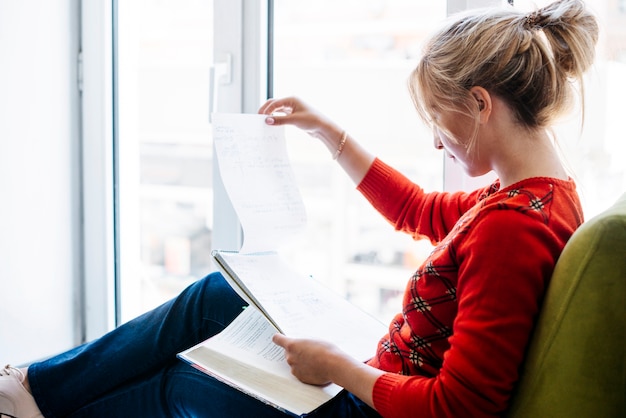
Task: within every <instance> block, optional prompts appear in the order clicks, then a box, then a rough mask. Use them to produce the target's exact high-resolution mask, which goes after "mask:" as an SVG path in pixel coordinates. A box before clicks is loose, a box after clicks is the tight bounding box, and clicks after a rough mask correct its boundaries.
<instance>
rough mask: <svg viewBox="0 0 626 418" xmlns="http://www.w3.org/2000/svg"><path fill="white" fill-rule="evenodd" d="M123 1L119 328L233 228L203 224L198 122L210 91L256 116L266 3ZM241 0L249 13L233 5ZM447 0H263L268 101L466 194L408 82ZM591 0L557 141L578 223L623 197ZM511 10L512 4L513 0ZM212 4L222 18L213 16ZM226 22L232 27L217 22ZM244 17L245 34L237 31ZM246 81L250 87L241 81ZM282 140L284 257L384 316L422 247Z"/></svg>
mask: <svg viewBox="0 0 626 418" xmlns="http://www.w3.org/2000/svg"><path fill="white" fill-rule="evenodd" d="M120 3H123V4H120V5H119V45H120V47H119V68H120V73H119V97H118V103H119V111H120V113H119V144H120V149H119V152H120V154H119V166H120V180H119V182H120V185H119V189H120V207H121V212H120V218H119V225H120V234H119V236H120V244H121V247H120V251H119V253H120V254H121V266H122V286H121V289H122V292H123V295H122V299H121V300H122V305H123V308H122V313H123V314H122V317H123V318H124V320H125V319H129V318H130V317H132V316H134V315H136V314H137V313H140V312H142V311H145V310H146V309H149V308H150V307H152V306H154V305H155V304H157V303H160V302H161V301H163V300H165V299H167V298H170V297H172V296H174V295H176V294H177V293H178V292H179V291H180V290H181V289H182V288H183V287H184V286H186V285H187V284H188V283H190V282H192V281H194V280H197V279H198V278H200V277H202V276H203V275H204V274H206V273H208V272H209V271H210V270H212V269H213V267H212V265H211V264H210V261H209V253H210V249H211V248H212V247H214V244H215V241H216V240H217V239H218V235H219V234H224V235H226V236H230V237H236V235H237V233H238V231H237V224H236V221H233V222H231V221H232V219H231V220H229V222H230V223H229V225H228V226H227V227H225V226H224V225H223V224H222V222H220V225H216V227H215V228H214V225H213V223H214V221H213V219H214V216H216V215H215V212H218V211H222V210H225V211H226V212H228V210H229V209H228V208H227V206H228V203H227V202H226V201H225V199H224V198H223V196H224V195H223V194H221V195H216V193H222V192H221V191H220V189H219V187H218V188H215V186H214V185H215V184H217V185H219V183H215V181H214V177H215V174H214V167H213V164H212V150H211V146H212V145H211V138H210V136H211V128H210V122H209V120H208V115H209V102H210V100H212V99H213V98H214V97H209V96H210V94H209V91H213V93H215V94H216V95H220V96H221V98H222V99H226V98H227V99H228V100H234V99H235V98H241V97H243V102H242V103H238V104H237V105H232V104H227V105H226V107H224V106H221V107H220V106H218V107H217V110H219V111H235V112H241V111H243V112H248V113H250V112H255V111H256V109H257V108H258V106H259V105H260V104H261V102H262V101H263V99H264V96H263V93H262V91H263V89H264V88H267V86H266V85H265V81H266V80H265V78H264V77H265V74H264V71H265V70H266V69H267V68H266V67H263V66H260V65H258V64H259V63H260V62H262V61H263V59H264V53H265V51H264V48H265V47H266V44H265V37H267V36H268V33H267V28H266V27H264V26H263V22H265V20H264V19H265V17H264V13H265V10H264V9H263V7H264V6H258V5H259V4H265V2H241V1H228V0H214V1H209V0H184V1H174V0H159V1H157V0H144V1H142V2H138V3H134V2H131V3H134V4H127V3H128V2H120ZM243 3H245V4H243ZM251 3H254V4H255V7H257V8H256V9H254V10H250V9H246V7H249V6H250V4H251ZM457 3H458V2H456V1H453V0H449V1H448V2H441V3H438V2H435V3H432V2H431V3H421V2H414V1H411V0H394V1H391V0H375V1H367V2H363V1H357V0H342V1H331V0H316V1H313V0H274V1H273V2H271V5H272V7H271V10H273V16H272V21H273V32H272V36H273V40H274V43H273V49H272V51H273V55H272V56H271V57H270V60H271V66H270V67H271V69H272V72H271V79H270V80H267V81H269V83H270V84H271V85H272V88H273V96H274V97H281V96H286V95H298V96H300V97H302V98H303V99H305V100H306V101H307V102H309V103H310V104H312V105H313V106H315V107H317V108H318V109H319V110H321V111H323V112H324V113H326V114H327V115H328V116H330V117H331V118H333V119H334V120H336V121H337V122H338V123H340V124H341V125H342V126H343V127H344V128H346V129H347V130H348V131H349V132H350V134H351V135H353V136H354V137H355V138H358V140H359V141H360V142H362V143H363V144H364V145H365V146H366V147H367V148H368V149H370V150H371V151H372V152H374V153H375V154H376V155H378V156H380V157H381V158H382V159H383V160H385V161H386V162H389V163H390V164H391V165H393V166H394V167H396V168H398V169H399V170H400V171H402V172H403V173H405V174H406V175H407V176H409V177H410V178H412V179H415V181H416V182H418V183H419V184H420V185H422V186H423V187H425V188H426V189H428V190H441V189H443V188H446V189H454V188H459V187H461V188H469V187H474V186H475V185H476V182H473V181H472V182H470V181H468V179H467V178H465V177H463V176H460V175H459V174H458V170H457V171H456V172H455V171H451V170H453V169H452V168H451V167H447V166H446V167H445V168H444V158H443V156H442V155H441V153H440V152H438V151H436V150H435V149H434V148H433V147H432V140H431V137H432V134H431V132H430V131H428V130H427V129H426V128H425V127H424V126H423V125H422V123H421V121H420V120H419V119H418V117H417V115H416V114H415V111H414V110H413V105H412V103H411V101H410V98H409V95H408V91H407V88H406V79H407V77H408V75H409V73H410V71H411V70H412V68H413V66H414V65H415V63H416V61H417V60H418V59H419V53H420V48H421V42H422V41H423V40H424V38H425V36H426V35H427V34H428V33H429V32H431V31H432V30H433V29H434V28H436V27H438V26H439V24H440V22H441V21H442V20H443V19H444V17H445V15H446V13H447V10H448V8H449V9H450V10H457V9H458V7H459V5H457ZM486 3H488V2H486V0H485V1H474V2H470V6H471V7H474V6H476V7H478V6H482V5H485V4H486ZM588 3H589V4H590V5H591V6H592V7H593V8H594V9H595V10H596V11H597V12H598V14H599V16H600V18H601V21H602V23H601V24H602V28H603V33H602V38H601V42H600V47H599V49H598V50H599V53H600V55H599V57H598V63H597V65H596V68H595V70H594V71H593V72H592V74H591V75H590V78H589V81H588V83H587V90H586V93H587V96H586V99H585V100H586V106H587V114H586V122H585V129H584V131H583V132H582V134H580V132H579V131H580V127H579V126H578V125H577V124H575V123H574V124H572V123H570V124H569V125H568V124H567V123H565V124H563V125H562V126H560V127H559V130H558V132H559V139H560V144H561V147H562V148H563V150H564V152H565V154H566V159H567V160H568V162H569V165H570V166H571V167H572V171H573V172H574V175H575V177H576V179H577V181H578V184H579V190H580V193H581V195H582V197H583V204H584V208H585V212H586V216H587V217H590V216H593V215H594V214H595V213H598V212H599V211H600V210H602V209H604V208H605V207H607V206H609V205H610V204H611V203H612V202H613V201H614V200H615V198H616V197H617V195H618V193H619V191H620V190H624V187H625V183H626V173H625V169H624V167H626V164H625V163H624V158H625V156H626V152H624V145H623V141H620V138H621V137H623V135H621V130H622V129H621V126H620V116H619V114H618V112H619V109H620V108H621V107H623V106H621V105H622V100H623V99H622V98H623V97H625V96H626V94H625V93H626V90H625V89H626V87H625V83H624V81H623V80H626V77H625V74H624V71H625V69H624V58H623V52H621V51H624V45H623V44H622V40H623V39H624V37H623V35H622V32H621V31H622V29H621V28H622V27H623V22H622V21H621V20H619V19H617V18H614V16H615V15H616V14H617V13H615V10H611V7H613V8H618V7H619V6H618V5H616V4H615V3H614V2H610V1H608V0H589V1H588ZM242 4H243V5H242ZM515 6H516V7H525V5H524V4H522V2H521V1H515ZM258 7H260V8H258ZM463 7H465V6H463ZM218 10H219V11H220V13H224V16H227V17H223V16H221V15H220V17H219V18H217V17H215V16H216V13H217V12H216V11H218ZM230 18H235V23H227V19H230ZM246 19H248V20H247V21H246ZM611 19H613V20H611ZM244 21H245V23H244ZM251 21H252V22H253V23H254V24H255V25H258V32H255V33H252V35H250V33H248V35H246V30H248V28H249V27H250V22H251ZM620 22H621V23H620ZM220 37H221V38H223V39H226V40H228V42H230V43H231V45H232V44H239V45H243V52H241V51H239V52H241V53H243V54H245V55H243V56H241V55H237V54H235V55H234V56H231V55H227V54H226V53H227V52H228V48H225V49H223V50H222V49H216V47H215V45H216V41H217V40H218V38H220ZM242 39H243V40H242ZM239 52H238V53H239ZM620 54H622V55H620ZM229 57H230V58H229ZM229 59H230V60H231V61H230V64H231V66H232V68H231V71H234V73H233V74H231V75H233V77H232V80H231V82H230V83H229V84H228V85H227V86H225V85H219V82H218V83H217V84H215V85H214V86H213V87H215V86H217V87H216V89H213V90H211V87H212V86H211V85H210V77H209V74H210V71H211V67H212V66H213V65H214V63H215V62H218V63H219V62H229ZM242 60H243V61H245V63H246V65H242ZM251 63H252V64H251ZM237 71H239V72H237ZM246 72H247V73H248V74H247V75H246ZM250 74H254V77H256V78H254V80H255V81H254V82H252V83H251V82H250V81H249V80H251V79H252V78H250ZM245 80H248V81H245ZM228 89H231V90H228ZM250 91H252V94H250ZM287 134H288V146H289V153H290V157H291V159H292V161H293V164H294V170H295V171H296V176H297V178H298V180H299V183H300V185H301V190H302V194H303V197H304V199H305V204H306V207H307V211H308V217H309V229H308V231H307V233H306V235H305V236H303V237H302V239H301V240H299V241H298V242H296V243H294V245H293V246H291V247H290V250H289V253H288V254H287V255H288V257H289V258H290V259H291V261H292V262H293V263H294V264H295V265H297V266H298V268H301V269H303V270H305V271H306V272H309V273H312V274H313V275H314V276H316V277H317V278H319V279H321V280H323V281H327V282H328V283H329V284H331V285H332V286H333V287H335V288H336V290H338V291H340V292H343V293H345V294H346V295H347V296H348V297H349V298H351V299H352V300H353V301H354V302H355V303H357V304H359V305H361V306H362V307H364V308H365V309H366V310H368V311H370V312H372V313H373V314H375V315H377V316H379V317H380V318H381V319H384V320H386V319H387V318H388V316H389V315H390V314H392V313H394V312H396V311H397V306H398V304H397V301H396V300H397V298H399V297H400V295H401V292H402V290H403V288H404V286H405V283H406V279H407V278H408V277H409V276H410V274H411V273H412V271H413V270H414V269H415V267H416V266H417V265H418V264H419V263H420V262H421V260H423V259H424V257H425V256H426V255H427V253H428V252H429V251H430V248H431V247H430V244H429V243H427V242H424V241H422V242H414V241H412V240H411V239H410V238H409V237H407V236H403V235H402V234H397V233H395V232H394V231H393V230H391V228H389V226H388V225H387V224H386V222H385V221H384V220H383V219H382V218H381V217H380V216H379V215H378V214H377V213H376V212H375V211H374V210H373V209H372V208H371V207H370V206H369V204H368V203H366V202H365V200H364V199H363V198H362V197H361V196H360V194H359V193H358V192H356V191H355V190H354V189H355V186H354V185H353V184H352V183H351V182H350V180H349V179H348V177H347V176H346V175H345V174H344V173H343V171H342V170H341V169H340V168H339V167H338V166H337V164H336V163H335V162H333V161H332V159H331V156H330V155H329V153H328V151H327V150H326V148H325V147H324V146H322V145H321V144H319V143H316V141H315V140H314V139H312V138H310V137H309V136H308V135H306V134H304V133H302V132H299V131H297V130H295V129H288V131H287ZM444 171H445V172H446V175H445V177H446V184H445V185H444V181H443V180H444V175H443V173H444ZM485 181H487V180H485V179H480V180H479V182H483V183H484V182H485ZM215 196H218V197H215ZM217 216H221V215H219V214H218V215H217ZM228 216H230V215H228ZM357 283H358V285H357Z"/></svg>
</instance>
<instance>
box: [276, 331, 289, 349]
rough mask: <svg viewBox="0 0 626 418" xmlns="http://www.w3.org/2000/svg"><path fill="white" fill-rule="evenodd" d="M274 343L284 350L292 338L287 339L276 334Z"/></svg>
mask: <svg viewBox="0 0 626 418" xmlns="http://www.w3.org/2000/svg"><path fill="white" fill-rule="evenodd" d="M272 341H273V342H274V344H276V345H278V346H280V347H282V348H286V347H285V346H286V345H287V344H288V343H289V341H291V338H289V337H285V336H284V335H283V334H274V336H273V337H272Z"/></svg>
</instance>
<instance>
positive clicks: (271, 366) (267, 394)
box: [180, 307, 341, 414]
mask: <svg viewBox="0 0 626 418" xmlns="http://www.w3.org/2000/svg"><path fill="white" fill-rule="evenodd" d="M276 332H277V331H276V329H275V328H274V327H273V326H272V325H271V324H270V323H269V322H268V321H267V319H266V318H265V317H264V316H263V315H262V314H261V313H260V312H259V311H258V310H257V309H255V308H253V307H248V308H246V309H245V310H244V311H243V312H242V313H241V314H240V315H239V316H238V317H237V318H235V320H234V321H233V322H231V324H230V325H229V326H228V327H226V329H224V331H222V332H221V333H219V334H217V335H215V336H213V337H212V338H210V339H208V340H206V341H203V342H202V343H200V344H198V345H196V346H195V347H192V348H190V349H189V350H186V351H185V352H183V353H181V354H180V356H181V357H182V358H183V359H185V360H187V361H189V362H190V363H191V364H193V365H195V366H197V367H199V368H200V369H202V370H204V371H205V372H207V373H209V374H213V375H214V376H215V377H216V378H218V379H220V380H223V381H224V382H226V383H228V384H231V385H234V386H236V387H238V388H239V389H240V390H242V391H244V392H246V393H248V394H250V395H252V396H255V397H258V398H260V399H263V400H265V401H268V402H270V403H271V404H273V405H275V406H278V407H280V408H284V409H286V410H289V411H292V412H294V413H297V414H301V413H305V412H310V411H311V410H312V409H314V408H316V407H317V406H319V405H321V404H322V403H324V402H326V401H328V400H330V399H331V398H332V397H333V396H335V395H336V394H337V393H339V392H340V391H341V387H339V386H337V385H335V384H330V385H326V386H313V385H307V384H305V383H302V382H300V381H299V380H298V379H297V378H296V377H294V376H293V375H292V374H291V369H290V367H289V365H288V364H287V361H286V360H285V355H284V350H283V349H282V348H281V347H279V346H277V345H276V344H274V343H273V342H272V336H273V335H274V334H275V333H276ZM255 369H260V370H263V371H265V373H259V372H258V371H257V370H255ZM287 394H288V396H286V395H287Z"/></svg>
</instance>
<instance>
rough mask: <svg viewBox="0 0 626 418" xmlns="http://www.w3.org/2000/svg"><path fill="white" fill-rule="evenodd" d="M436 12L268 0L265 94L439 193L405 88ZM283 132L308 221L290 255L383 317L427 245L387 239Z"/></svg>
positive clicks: (307, 146)
mask: <svg viewBox="0 0 626 418" xmlns="http://www.w3.org/2000/svg"><path fill="white" fill-rule="evenodd" d="M445 15H446V3H445V2H434V3H433V2H430V3H423V2H415V1H368V2H360V1H331V0H325V1H304V0H300V1H292V0H276V1H275V14H274V56H273V58H274V60H273V64H274V78H273V81H274V96H275V97H282V96H287V95H297V96H299V97H301V98H302V99H304V100H306V101H307V102H308V103H310V104H311V105H313V106H314V107H316V108H318V109H319V110H320V111H322V112H324V113H325V114H327V115H328V116H330V117H331V118H333V119H334V120H335V121H336V122H337V123H339V124H341V125H342V126H343V127H344V128H345V129H346V130H347V131H348V132H349V133H350V134H351V135H352V136H354V137H355V138H357V139H358V140H359V142H361V143H362V144H363V145H364V146H366V147H367V148H368V149H369V150H371V151H372V152H374V153H375V154H376V155H379V156H380V157H381V158H382V159H383V160H384V161H386V162H388V163H390V164H392V165H393V166H394V167H396V168H398V169H399V170H401V171H402V172H403V173H405V174H406V175H408V176H409V177H411V178H413V179H415V180H417V181H419V183H420V184H421V185H422V186H423V187H425V188H426V189H429V190H440V189H441V188H442V186H443V175H442V174H443V157H442V154H441V153H440V152H437V151H436V150H435V149H434V148H433V146H432V140H431V138H432V134H431V133H430V131H428V130H427V129H426V127H424V126H423V125H422V123H421V121H420V120H419V118H418V117H417V114H416V112H415V111H414V107H413V104H412V102H411V99H410V96H409V93H408V89H407V83H406V81H407V78H408V75H409V73H410V71H411V69H412V68H413V67H414V65H415V63H416V62H417V60H418V58H419V53H420V48H421V43H422V41H423V40H424V38H425V37H426V35H427V34H428V33H429V32H430V31H432V30H433V29H434V28H435V27H436V25H438V24H439V22H440V21H441V20H442V19H444V18H445ZM287 132H288V146H289V152H290V158H291V159H292V161H293V164H294V170H295V171H296V176H297V177H298V179H299V183H300V186H301V190H302V194H303V197H304V199H305V205H306V208H307V212H308V217H309V221H308V224H309V225H308V226H309V229H308V232H307V233H306V235H305V236H304V237H303V239H302V241H301V242H299V243H298V244H297V245H292V246H290V250H291V251H290V254H289V256H290V257H291V259H292V260H293V263H294V265H297V266H298V267H299V268H303V269H305V270H306V272H310V273H312V274H313V275H314V276H316V277H317V278H318V279H320V280H323V281H327V282H328V284H329V285H331V286H333V287H334V288H335V289H336V290H338V291H340V292H343V293H345V294H346V295H347V296H348V297H349V298H350V299H351V300H352V301H353V302H354V303H357V304H359V305H361V306H362V307H363V308H364V309H366V310H368V311H369V312H371V313H372V314H374V315H376V316H378V317H379V318H381V319H383V320H386V319H388V317H389V315H391V314H394V313H396V312H397V310H398V306H399V304H398V303H397V299H398V298H400V297H401V293H402V291H403V290H404V287H405V285H406V280H407V279H408V277H410V275H411V274H412V273H413V271H414V270H415V268H416V267H417V266H418V264H420V263H421V261H422V260H423V259H424V258H425V257H426V256H427V255H428V253H429V252H430V250H431V249H432V247H431V245H430V243H428V242H427V241H421V242H414V241H413V240H411V238H410V237H408V236H405V235H404V234H398V233H396V232H394V231H393V229H392V228H390V227H389V225H388V224H387V222H386V221H385V220H384V219H383V218H382V217H381V216H380V215H379V214H378V213H377V212H376V211H375V210H374V209H372V208H371V206H370V205H369V203H367V202H366V201H365V199H364V198H363V197H362V196H361V195H360V194H359V193H358V192H357V191H356V190H355V185H354V184H352V182H351V181H350V180H349V179H348V177H347V176H346V175H345V173H344V172H343V171H342V170H341V169H340V168H339V166H338V165H337V163H336V162H334V161H332V158H331V155H330V154H329V153H328V151H327V149H326V147H324V146H323V145H321V144H320V143H318V141H317V140H315V139H313V138H311V137H309V136H308V135H306V134H304V133H302V132H299V131H297V130H295V129H293V130H288V131H287Z"/></svg>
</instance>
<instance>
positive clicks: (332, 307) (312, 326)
mask: <svg viewBox="0 0 626 418" xmlns="http://www.w3.org/2000/svg"><path fill="white" fill-rule="evenodd" d="M215 256H216V260H217V261H218V263H220V264H226V265H227V266H228V269H229V270H230V271H231V273H232V274H231V279H233V280H235V281H236V282H237V284H236V286H239V287H241V288H243V289H245V291H246V293H247V294H248V295H249V296H250V297H251V298H252V299H254V302H255V304H256V305H258V306H259V307H260V309H262V310H263V312H264V313H265V314H266V315H267V316H268V317H269V318H271V320H272V321H273V322H274V323H276V324H277V325H278V328H279V329H280V331H281V332H283V333H284V334H285V335H287V336H290V337H296V338H298V337H300V338H314V339H321V340H326V341H329V342H331V343H333V344H335V345H337V346H338V347H339V348H340V349H342V350H343V351H345V352H346V353H348V354H349V355H351V356H352V357H354V358H356V359H358V360H360V361H366V360H369V359H370V358H371V357H373V356H374V354H375V353H376V347H377V343H378V341H379V340H380V338H382V337H383V336H384V335H385V333H386V332H387V327H386V326H385V325H383V324H382V323H381V322H380V321H378V320H377V319H375V318H374V317H372V316H370V315H369V314H367V313H365V312H364V311H362V310H361V309H359V308H358V307H356V306H354V305H353V304H351V303H350V302H348V301H347V300H345V299H344V298H343V297H341V296H340V295H339V294H337V293H335V292H333V291H331V290H330V289H328V288H327V287H325V286H324V285H322V284H321V283H320V282H318V281H317V280H315V279H313V278H311V277H309V276H306V275H303V274H301V273H298V272H297V271H296V270H295V269H293V268H292V267H290V266H289V265H288V264H287V262H286V261H284V259H283V258H282V257H281V256H280V255H279V254H277V253H266V254H248V255H240V254H237V253H229V252H217V253H216V254H215Z"/></svg>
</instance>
